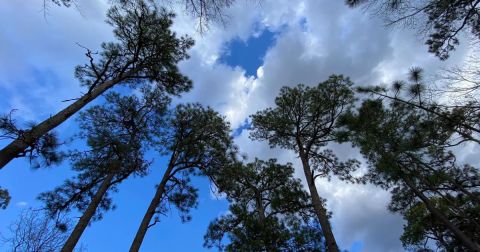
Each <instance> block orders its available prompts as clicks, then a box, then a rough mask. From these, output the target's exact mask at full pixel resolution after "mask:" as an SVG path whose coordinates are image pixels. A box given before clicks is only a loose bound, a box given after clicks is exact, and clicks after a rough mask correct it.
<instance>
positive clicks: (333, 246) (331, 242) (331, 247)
mask: <svg viewBox="0 0 480 252" xmlns="http://www.w3.org/2000/svg"><path fill="white" fill-rule="evenodd" d="M298 147H299V149H300V151H299V152H300V153H299V154H300V159H301V160H302V166H303V171H304V173H305V177H306V179H307V184H308V189H309V191H310V197H311V198H312V204H313V209H314V210H315V214H316V215H317V218H318V221H319V222H320V226H321V227H322V232H323V235H324V236H325V242H326V243H327V251H328V252H339V251H340V250H339V249H338V245H337V241H335V236H334V235H333V232H332V227H331V226H330V221H329V220H328V214H327V209H325V208H324V207H323V204H322V200H321V199H320V196H319V195H318V191H317V187H316V186H315V181H314V179H313V176H312V171H311V169H310V164H309V163H308V160H307V158H306V155H305V152H304V150H303V149H302V147H301V145H300V144H299V146H298Z"/></svg>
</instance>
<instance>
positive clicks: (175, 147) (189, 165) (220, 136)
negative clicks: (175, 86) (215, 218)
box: [156, 104, 234, 220]
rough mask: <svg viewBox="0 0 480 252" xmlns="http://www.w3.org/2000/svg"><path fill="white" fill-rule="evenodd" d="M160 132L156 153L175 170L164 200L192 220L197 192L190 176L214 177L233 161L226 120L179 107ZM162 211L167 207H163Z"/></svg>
mask: <svg viewBox="0 0 480 252" xmlns="http://www.w3.org/2000/svg"><path fill="white" fill-rule="evenodd" d="M166 121H167V123H166V125H165V127H164V129H163V130H161V131H157V133H156V134H157V137H158V139H159V141H158V145H157V150H158V151H159V152H160V154H162V155H169V156H170V162H169V165H171V167H172V169H171V172H170V173H169V174H168V177H169V179H168V182H167V184H166V187H165V192H166V193H165V194H164V195H163V198H162V200H168V201H169V202H170V203H171V204H173V205H175V206H176V207H177V208H178V210H179V211H180V212H181V213H182V219H183V220H189V219H190V217H189V215H188V212H189V210H190V209H191V208H192V207H195V206H196V205H197V196H198V195H197V189H195V188H193V187H192V186H191V185H190V183H189V182H190V176H192V175H196V176H208V177H212V176H214V174H216V173H217V172H218V171H219V170H221V169H222V168H223V167H224V166H226V165H228V164H229V163H230V162H231V160H232V159H233V158H234V153H233V152H232V151H234V149H233V145H232V138H231V136H230V126H229V124H228V123H227V122H226V121H225V119H224V117H223V116H221V115H220V114H218V113H217V112H216V111H214V110H213V109H211V108H204V107H202V106H201V105H200V104H186V105H178V106H177V107H176V108H175V110H173V111H172V112H171V113H170V115H169V116H168V117H167V118H166ZM158 207H159V209H161V211H159V212H163V210H164V209H165V208H166V207H167V204H164V203H160V204H159V206H158Z"/></svg>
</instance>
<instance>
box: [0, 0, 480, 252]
mask: <svg viewBox="0 0 480 252" xmlns="http://www.w3.org/2000/svg"><path fill="white" fill-rule="evenodd" d="M79 2H80V3H79V4H78V6H77V8H69V9H67V8H60V7H56V6H53V5H52V6H50V7H49V8H48V9H47V11H46V12H44V11H43V10H42V6H43V5H42V4H43V0H31V1H1V2H0V22H1V23H2V24H3V25H2V28H1V29H0V113H8V112H10V111H11V110H12V109H16V110H15V112H14V114H13V116H14V117H15V118H16V119H17V120H18V121H19V122H29V121H37V122H38V121H41V120H43V119H45V118H47V117H48V116H50V115H52V114H54V113H56V112H57V111H59V110H61V109H62V108H64V107H65V106H66V105H67V104H68V103H67V102H62V101H64V100H67V99H72V98H76V97H78V96H79V95H81V92H82V88H81V87H80V86H79V84H78V81H77V80H76V79H75V78H74V77H73V69H74V67H75V66H76V65H77V64H82V63H84V62H86V58H85V56H84V53H85V52H84V49H83V48H81V47H80V46H78V45H77V43H78V44H80V45H82V46H85V47H88V48H92V49H96V48H99V46H100V44H101V43H102V42H104V41H110V40H112V39H113V36H112V33H111V27H109V26H108V25H107V24H105V22H104V20H105V11H106V9H107V8H108V2H107V1H105V0H83V1H79ZM172 8H174V9H175V8H176V7H175V6H173V7H172ZM175 10H178V11H177V13H178V15H177V17H176V18H175V21H174V25H173V29H174V30H175V31H176V32H177V34H179V35H183V34H188V35H190V36H192V37H193V38H194V39H195V41H196V43H195V46H194V47H193V48H191V49H190V51H189V54H190V56H191V57H190V58H189V59H188V60H186V61H183V62H181V63H180V64H179V66H180V69H181V71H182V73H184V74H185V75H187V76H188V77H189V78H190V79H192V80H193V83H194V88H193V90H192V91H191V92H189V93H187V94H184V95H182V97H181V98H179V99H177V100H175V103H183V102H200V103H202V104H203V105H208V106H212V107H213V108H215V109H216V110H218V111H219V112H220V113H221V114H223V115H224V116H226V118H227V119H228V121H229V122H230V123H231V126H232V129H233V132H234V137H235V143H236V144H237V145H238V146H239V148H240V150H241V152H243V153H246V154H247V156H248V158H249V159H254V158H255V157H259V158H262V159H268V158H277V159H278V160H279V161H280V162H292V163H293V164H294V165H295V166H296V167H297V171H296V176H298V177H299V178H302V172H301V170H300V167H299V162H298V159H297V158H296V156H295V154H294V153H292V152H290V151H287V150H282V149H270V148H269V147H268V145H267V144H266V143H264V142H254V141H252V140H250V139H249V138H248V134H249V133H248V130H246V128H248V124H249V119H248V116H249V115H251V114H253V113H255V112H256V111H258V110H261V109H264V108H267V107H269V106H272V105H273V104H274V98H275V96H276V94H277V93H278V91H279V90H280V88H281V87H282V86H294V85H296V84H299V83H303V84H305V85H316V84H318V83H319V82H321V81H323V80H325V79H326V78H327V77H328V76H329V75H331V74H344V75H346V76H349V77H351V79H352V80H353V81H354V83H355V85H358V86H360V85H374V84H380V83H388V82H391V81H393V80H396V79H404V78H405V75H406V73H407V72H408V69H410V68H411V67H412V66H420V67H423V68H424V69H425V71H426V73H427V75H431V76H434V75H435V74H436V73H437V72H438V70H440V69H442V68H448V67H451V66H457V65H461V64H462V62H463V61H464V59H465V58H466V57H467V56H468V55H469V54H470V51H471V50H470V48H468V47H467V46H464V45H463V46H460V47H459V48H458V49H457V50H456V51H455V52H454V54H453V55H452V56H451V58H450V59H448V60H447V61H444V62H442V61H440V60H438V59H437V58H435V57H434V56H433V55H431V54H429V53H427V47H426V46H425V45H424V44H423V42H422V38H421V37H419V36H418V35H417V34H415V33H414V32H413V31H410V30H408V29H401V28H392V27H384V26H383V25H382V22H381V20H380V19H379V18H377V17H373V16H370V15H368V14H366V13H364V12H363V11H362V10H361V9H350V8H348V7H347V6H345V5H344V3H343V1H329V0H298V1H290V0H263V1H256V0H255V1H253V0H239V1H237V2H236V3H235V4H234V5H233V6H231V8H230V9H228V10H226V14H227V17H228V18H227V22H226V23H224V24H219V23H212V24H210V26H209V29H208V30H207V32H205V33H203V34H199V33H198V30H197V29H196V28H197V27H196V26H195V24H196V21H195V20H194V19H193V18H192V17H191V16H188V15H185V13H184V12H183V11H182V10H181V9H175ZM97 102H99V101H97ZM56 131H57V132H58V133H59V135H60V137H61V138H63V139H68V138H69V137H71V136H72V135H73V134H74V133H75V131H76V126H75V120H74V119H70V120H68V121H67V122H65V123H64V124H62V125H61V126H60V127H58V128H57V129H56ZM5 144H6V143H5V142H0V146H4V145H5ZM69 147H74V146H69ZM330 147H331V148H332V149H334V150H335V152H336V153H337V155H339V156H340V158H359V159H360V158H361V157H360V154H359V153H358V150H355V149H353V148H351V147H350V146H349V145H346V144H345V145H332V146H330ZM478 154H479V153H478V149H472V148H464V149H463V150H462V156H461V157H460V158H461V159H462V160H476V159H475V158H474V157H475V156H477V155H478ZM164 163H165V160H164V159H163V158H161V157H157V158H156V163H155V165H154V166H153V167H152V168H151V173H150V175H149V176H147V177H144V178H132V179H129V180H127V181H126V182H125V183H123V184H122V185H121V186H120V187H119V192H118V193H116V194H115V195H114V201H115V202H116V206H117V207H116V209H115V210H114V211H111V212H108V213H106V214H105V216H104V219H103V220H101V221H99V222H94V223H92V224H91V225H90V226H89V227H88V229H87V230H86V231H85V233H84V235H83V236H82V239H81V241H80V243H81V244H83V245H84V247H86V248H87V250H88V251H125V250H126V249H127V248H128V247H129V245H130V243H131V241H132V239H133V237H134V233H135V232H136V230H137V227H138V225H139V223H140V220H141V218H142V216H143V214H144V211H145V210H146V208H147V206H148V203H149V201H150V199H151V197H152V196H153V194H154V186H155V184H157V183H158V182H159V180H160V178H161V175H162V169H163V168H162V167H164V166H162V165H164ZM72 175H74V174H73V173H72V172H71V171H70V170H69V165H68V163H64V164H62V165H60V166H56V167H51V168H46V169H39V170H34V169H31V168H30V166H29V164H28V162H27V161H26V160H22V159H17V160H14V161H12V162H11V163H10V164H8V165H7V166H6V167H5V168H4V169H2V170H1V171H0V185H1V186H2V187H5V188H8V189H9V191H10V194H11V196H12V201H11V203H10V206H9V207H8V208H7V209H6V210H0V211H1V212H0V216H1V218H0V233H2V234H3V235H7V234H8V232H7V227H8V225H9V223H11V222H12V221H13V220H15V218H16V217H17V216H18V213H19V212H20V211H21V210H22V209H24V208H28V207H33V208H38V207H41V204H40V202H38V201H37V200H36V197H37V195H38V193H40V192H44V191H47V190H51V189H53V188H54V187H55V186H57V185H60V184H61V183H62V182H63V180H64V179H66V178H68V177H70V176H72ZM194 184H195V186H196V187H197V188H198V189H199V190H200V199H199V205H198V208H197V209H195V210H193V211H192V216H193V220H192V221H191V222H188V223H181V221H180V218H179V217H178V213H177V212H175V211H174V210H172V211H171V212H170V213H169V214H168V216H167V217H165V218H162V221H161V222H160V223H158V224H157V225H156V226H155V227H153V228H152V229H150V230H149V231H148V233H147V236H146V238H145V240H144V243H143V245H142V251H158V250H166V251H179V252H180V251H185V252H186V251H207V250H206V249H204V248H203V247H202V244H203V235H204V234H205V231H206V229H207V226H208V223H209V222H210V221H212V220H213V219H214V218H215V217H218V216H220V215H221V214H222V213H225V212H226V211H227V209H228V204H227V202H226V201H225V200H224V199H222V198H218V197H215V196H214V194H213V193H212V192H211V188H210V185H209V183H208V181H207V180H206V179H204V178H195V179H194ZM317 188H318V190H319V193H320V196H322V197H324V198H326V199H327V208H328V209H329V210H330V211H332V213H333V215H332V219H331V222H332V226H333V231H334V234H335V235H336V238H337V241H338V243H339V245H340V247H341V248H343V249H348V250H350V251H365V252H376V251H379V252H390V251H391V252H395V251H404V249H403V248H402V246H401V243H400V241H399V237H400V235H401V233H402V225H403V221H402V218H401V216H399V215H394V214H392V213H389V212H388V211H387V210H386V205H387V204H388V201H389V197H390V195H389V193H388V192H387V191H384V190H381V189H379V188H376V187H375V186H373V185H351V184H345V183H343V182H340V181H338V180H335V179H333V180H332V181H318V182H317ZM78 216H79V215H78V213H73V214H72V217H74V218H75V217H78ZM0 250H2V249H1V245H0ZM212 251H214V250H212Z"/></svg>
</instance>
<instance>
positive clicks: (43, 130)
mask: <svg viewBox="0 0 480 252" xmlns="http://www.w3.org/2000/svg"><path fill="white" fill-rule="evenodd" d="M133 71H134V70H131V71H128V72H127V73H124V74H122V75H120V76H118V77H117V78H115V79H112V80H110V81H106V82H103V83H101V84H100V85H98V86H97V87H96V88H94V89H93V90H92V91H91V92H88V93H87V94H85V95H83V96H82V97H81V98H80V99H78V100H76V101H75V102H74V103H72V104H70V106H68V107H66V108H65V109H63V110H62V111H60V112H58V113H57V114H55V115H54V116H52V117H50V118H48V119H46V120H45V121H43V122H41V123H39V124H38V125H36V126H34V127H33V128H32V129H31V130H29V131H26V132H25V133H24V134H22V135H21V136H19V137H18V138H17V139H15V140H13V141H12V142H11V143H10V144H8V145H7V146H6V147H4V148H3V149H2V150H0V169H1V168H3V167H4V166H5V165H6V164H8V163H9V162H10V161H12V159H14V158H17V157H19V155H21V154H22V153H24V152H25V150H26V149H27V148H28V147H31V146H32V145H34V144H35V142H36V141H37V140H38V139H39V138H40V137H42V136H43V135H45V134H47V133H48V132H49V131H50V130H52V129H54V128H55V127H57V126H58V125H60V124H62V123H63V122H64V121H66V120H67V119H68V118H69V117H70V116H72V115H73V114H75V113H76V112H78V111H79V110H80V109H82V108H83V107H84V106H85V105H87V104H88V103H89V102H91V101H93V100H94V99H95V98H97V97H98V96H99V95H101V94H103V93H104V92H105V91H107V90H108V89H110V88H111V87H113V86H115V85H116V84H118V83H119V82H121V81H122V80H124V79H125V78H126V77H127V76H129V75H131V74H132V72H133Z"/></svg>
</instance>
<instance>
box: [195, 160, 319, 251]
mask: <svg viewBox="0 0 480 252" xmlns="http://www.w3.org/2000/svg"><path fill="white" fill-rule="evenodd" d="M293 172H294V169H293V167H292V166H291V164H287V165H280V164H277V163H276V160H274V159H271V160H269V161H261V160H255V161H254V162H253V163H249V164H246V165H242V164H240V163H238V164H236V165H234V166H231V167H229V168H227V169H223V170H222V172H221V173H219V174H218V175H217V176H216V178H215V181H216V182H217V185H218V186H219V191H220V192H222V193H225V194H226V195H227V199H228V200H229V201H230V208H229V213H228V214H226V215H223V216H221V217H219V218H217V219H216V220H214V221H213V222H212V223H210V226H209V229H208V231H207V233H206V235H205V244H204V246H205V247H208V248H213V247H216V248H218V249H219V250H226V251H323V250H324V244H323V243H322V233H321V228H320V226H319V225H318V224H317V223H316V222H315V221H314V220H313V219H312V216H313V212H312V210H313V209H312V206H311V204H310V203H309V196H308V194H307V193H306V192H305V191H304V190H303V188H302V185H301V182H300V181H299V180H298V179H294V178H293ZM225 236H227V237H228V241H229V242H228V244H225V242H224V241H223V239H224V237H225Z"/></svg>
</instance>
